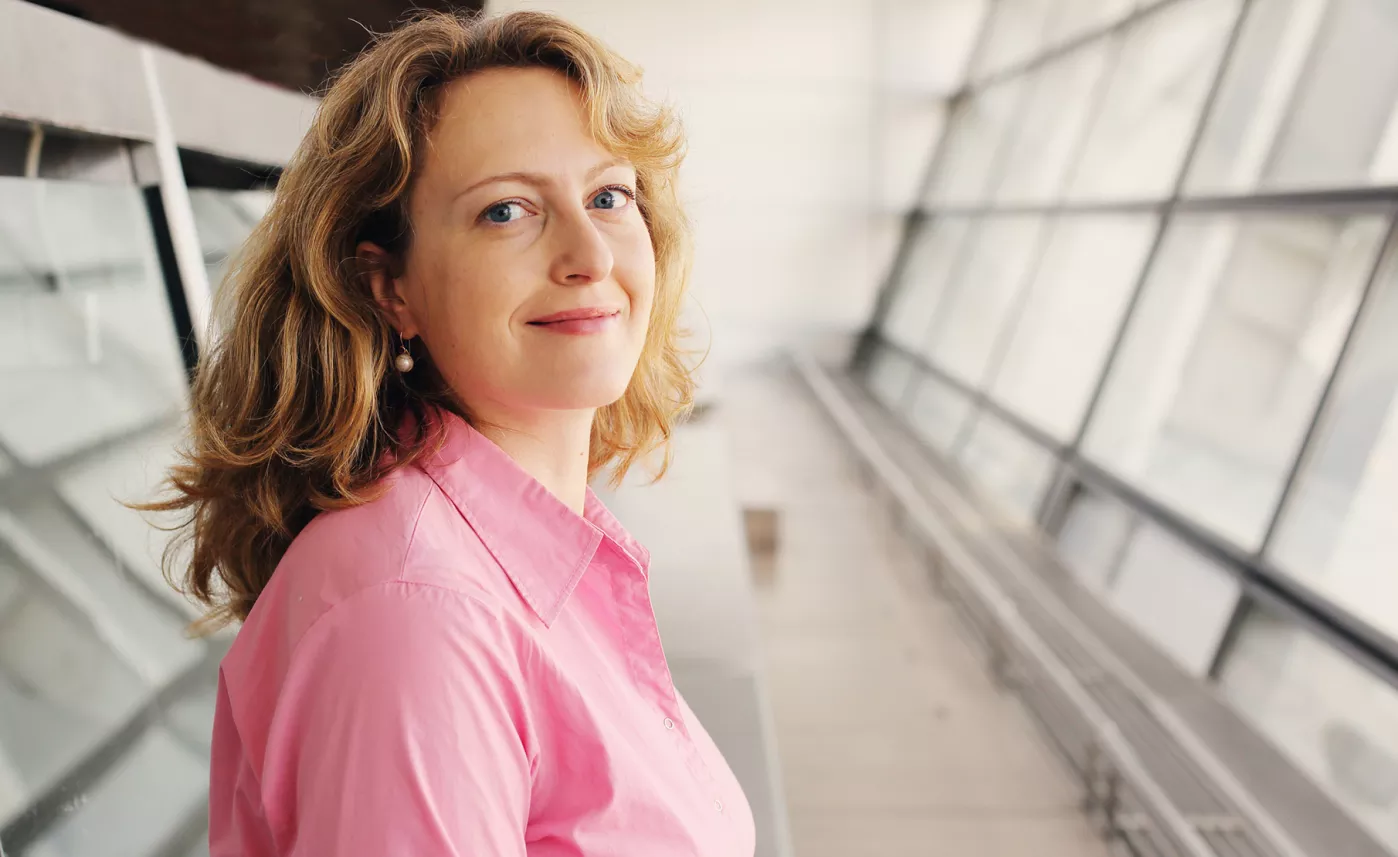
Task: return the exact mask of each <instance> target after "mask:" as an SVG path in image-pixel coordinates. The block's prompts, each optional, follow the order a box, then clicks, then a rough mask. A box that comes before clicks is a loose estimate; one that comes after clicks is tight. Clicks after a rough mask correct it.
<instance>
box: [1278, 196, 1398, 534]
mask: <svg viewBox="0 0 1398 857" xmlns="http://www.w3.org/2000/svg"><path fill="white" fill-rule="evenodd" d="M1396 241H1398V209H1396V210H1395V211H1393V212H1390V214H1389V222H1388V228H1387V230H1386V232H1385V234H1384V239H1383V241H1382V242H1381V243H1380V244H1379V249H1378V252H1377V253H1376V254H1375V259H1374V264H1373V265H1372V267H1370V269H1369V275H1368V278H1367V279H1366V280H1365V282H1364V287H1363V290H1362V291H1361V292H1360V295H1359V302H1358V304H1357V306H1356V307H1355V310H1354V314H1353V316H1352V317H1351V318H1350V322H1349V326H1348V328H1347V329H1346V330H1345V337H1344V339H1343V340H1342V341H1341V343H1340V350H1339V351H1338V352H1337V353H1336V355H1335V359H1334V361H1333V362H1332V363H1331V366H1330V373H1329V375H1328V376H1327V377H1326V379H1325V386H1324V387H1322V388H1321V391H1320V395H1319V396H1318V397H1317V399H1316V403H1315V407H1314V409H1313V410H1312V411H1311V416H1310V421H1309V423H1308V424H1307V426H1306V431H1305V433H1304V434H1303V435H1302V436H1301V442H1300V443H1299V444H1297V447H1296V454H1295V455H1294V456H1293V457H1292V459H1291V464H1290V466H1289V467H1288V468H1287V473H1286V479H1285V480H1284V481H1283V482H1282V490H1281V492H1280V493H1279V494H1278V496H1277V501H1276V503H1275V505H1274V506H1273V509H1272V514H1271V516H1270V517H1269V519H1268V521H1267V528H1266V529H1265V530H1264V531H1263V536H1262V542H1261V544H1260V545H1259V546H1258V548H1257V556H1258V557H1259V558H1261V557H1266V556H1267V555H1268V554H1269V553H1270V552H1271V548H1272V544H1273V542H1274V541H1275V539H1276V535H1277V530H1278V529H1279V528H1280V526H1281V524H1282V521H1283V519H1284V518H1285V517H1286V513H1287V509H1288V507H1289V506H1290V505H1291V503H1292V501H1293V500H1294V498H1295V494H1296V490H1297V483H1298V482H1299V481H1300V478H1301V475H1302V473H1303V472H1304V471H1305V469H1306V467H1307V465H1308V464H1309V463H1310V460H1311V459H1312V457H1313V456H1314V455H1315V454H1316V447H1317V446H1318V444H1319V441H1320V435H1321V433H1322V431H1323V429H1324V428H1325V423H1326V420H1327V419H1328V418H1329V417H1330V410H1331V405H1332V402H1333V400H1334V398H1335V395H1336V390H1337V389H1338V387H1339V385H1340V382H1341V381H1342V380H1343V376H1344V371H1345V366H1346V364H1347V363H1348V362H1349V359H1350V357H1351V355H1352V354H1353V353H1354V351H1355V349H1356V348H1357V347H1358V341H1359V339H1360V337H1361V336H1362V334H1363V333H1364V329H1365V325H1366V323H1367V320H1368V318H1369V315H1370V313H1372V312H1373V311H1374V309H1373V308H1374V306H1375V305H1376V304H1377V303H1378V302H1379V292H1380V291H1381V290H1382V289H1383V286H1384V280H1383V274H1384V272H1385V269H1386V267H1387V263H1388V262H1389V261H1390V259H1391V251H1392V249H1393V246H1394V244H1395V242H1396Z"/></svg>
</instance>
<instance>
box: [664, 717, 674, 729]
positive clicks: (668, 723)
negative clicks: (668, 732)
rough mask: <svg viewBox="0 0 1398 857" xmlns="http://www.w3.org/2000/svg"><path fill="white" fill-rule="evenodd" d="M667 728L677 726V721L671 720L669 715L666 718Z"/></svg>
mask: <svg viewBox="0 0 1398 857" xmlns="http://www.w3.org/2000/svg"><path fill="white" fill-rule="evenodd" d="M665 728H666V729H674V728H675V721H673V720H671V719H670V718H668V717H667V718H665Z"/></svg>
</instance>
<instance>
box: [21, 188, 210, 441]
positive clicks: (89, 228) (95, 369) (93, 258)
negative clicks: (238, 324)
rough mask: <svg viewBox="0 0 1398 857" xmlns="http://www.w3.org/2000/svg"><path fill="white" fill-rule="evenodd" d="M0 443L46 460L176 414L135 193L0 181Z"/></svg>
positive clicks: (169, 357) (171, 347)
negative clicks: (0, 345)
mask: <svg viewBox="0 0 1398 857" xmlns="http://www.w3.org/2000/svg"><path fill="white" fill-rule="evenodd" d="M0 341H3V342H5V343H7V344H8V347H7V348H6V349H5V350H4V353H3V356H0V401H2V402H4V403H5V407H4V408H0V447H3V448H4V449H5V451H6V453H8V454H9V455H10V456H11V457H13V458H15V459H18V460H19V461H21V462H23V463H25V464H29V465H40V464H44V463H46V462H50V461H52V460H54V459H55V458H58V457H60V456H64V455H70V454H72V453H74V452H75V451H77V450H80V449H82V448H83V447H86V446H89V445H91V444H94V443H96V442H98V441H99V440H101V439H103V438H107V437H112V436H114V435H117V434H120V433H123V432H128V431H133V430H138V429H142V428H146V427H149V426H151V425H153V424H155V423H158V422H161V421H165V420H169V419H170V418H171V417H172V416H174V415H176V414H178V413H179V412H180V411H181V410H182V408H183V406H184V401H185V372H184V363H183V359H182V358H181V356H180V352H179V344H178V341H177V340H176V337H175V329H174V324H173V322H172V320H171V316H170V311H169V306H168V299H167V297H166V293H165V286H164V284H163V282H162V280H161V277H160V267H159V265H158V264H157V262H156V259H155V250H154V243H153V240H152V236H151V231H150V224H149V220H148V218H147V215H146V210H145V205H144V202H143V201H142V199H141V195H140V192H139V191H138V190H137V189H136V188H134V187H130V186H121V185H104V184H86V183H80V182H56V181H31V180H25V179H14V178H0Z"/></svg>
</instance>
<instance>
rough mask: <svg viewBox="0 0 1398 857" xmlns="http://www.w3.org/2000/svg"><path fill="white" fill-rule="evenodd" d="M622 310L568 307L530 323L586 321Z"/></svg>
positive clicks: (615, 313)
mask: <svg viewBox="0 0 1398 857" xmlns="http://www.w3.org/2000/svg"><path fill="white" fill-rule="evenodd" d="M620 312H621V310H616V309H607V308H606V307H584V308H582V309H566V310H564V311H562V312H556V313H553V314H552V315H546V316H543V317H542V318H536V319H534V320H532V321H530V322H529V323H530V324H539V325H542V324H557V323H558V322H561V321H586V320H588V319H594V318H597V319H601V318H607V317H608V316H613V315H617V314H619V313H620Z"/></svg>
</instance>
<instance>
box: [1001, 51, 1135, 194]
mask: <svg viewBox="0 0 1398 857" xmlns="http://www.w3.org/2000/svg"><path fill="white" fill-rule="evenodd" d="M1110 53H1111V43H1110V42H1108V41H1106V40H1101V41H1097V42H1093V43H1092V44H1090V45H1087V46H1085V47H1082V48H1079V49H1078V50H1075V51H1073V52H1072V53H1070V54H1068V55H1067V56H1065V57H1063V58H1062V59H1058V60H1054V61H1053V62H1051V63H1049V64H1047V65H1045V66H1044V67H1043V69H1042V70H1040V71H1038V72H1036V73H1035V76H1034V81H1033V84H1032V86H1031V89H1030V95H1029V99H1028V104H1027V105H1026V106H1025V107H1024V108H1023V111H1022V112H1023V118H1022V119H1021V120H1020V122H1019V126H1018V128H1017V129H1016V130H1015V134H1014V145H1013V146H1011V147H1010V149H1009V153H1008V155H1007V156H1006V161H1005V175H1004V178H1003V179H1001V180H1000V181H999V182H998V183H997V186H996V189H995V199H996V201H997V202H1020V203H1030V202H1050V201H1053V200H1056V199H1057V198H1058V197H1059V196H1060V195H1061V194H1062V191H1063V181H1064V179H1065V178H1066V174H1067V171H1068V167H1069V166H1070V165H1071V162H1072V158H1073V156H1074V155H1075V154H1077V151H1078V147H1079V146H1080V145H1082V136H1083V131H1084V126H1085V125H1086V123H1087V120H1088V117H1089V116H1090V115H1091V111H1092V109H1093V107H1094V106H1095V105H1096V103H1097V95H1098V91H1099V84H1100V83H1101V81H1102V76H1103V74H1104V73H1105V72H1106V70H1107V65H1108V58H1109V54H1110Z"/></svg>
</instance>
